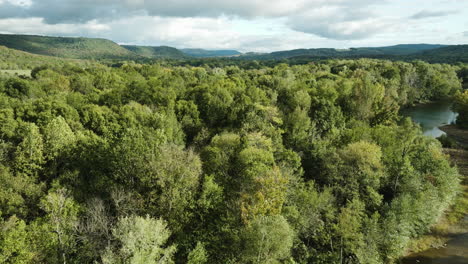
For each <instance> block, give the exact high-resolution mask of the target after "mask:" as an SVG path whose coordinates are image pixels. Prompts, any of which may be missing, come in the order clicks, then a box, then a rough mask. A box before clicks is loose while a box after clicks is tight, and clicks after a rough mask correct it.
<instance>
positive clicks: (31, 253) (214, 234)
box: [0, 59, 466, 264]
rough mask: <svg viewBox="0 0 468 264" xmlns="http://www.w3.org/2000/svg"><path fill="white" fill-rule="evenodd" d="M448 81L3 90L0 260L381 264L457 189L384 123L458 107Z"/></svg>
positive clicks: (118, 83)
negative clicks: (414, 111) (415, 109)
mask: <svg viewBox="0 0 468 264" xmlns="http://www.w3.org/2000/svg"><path fill="white" fill-rule="evenodd" d="M457 72H458V73H460V72H461V68H460V67H459V66H451V65H446V64H428V63H425V62H421V61H415V62H412V63H406V62H391V61H385V60H372V59H360V60H330V61H325V62H322V63H314V64H307V65H295V66H289V65H286V64H278V65H276V66H274V67H266V66H258V65H257V66H256V67H238V66H221V67H210V66H203V65H201V66H198V67H194V66H171V65H169V64H164V65H161V64H136V63H121V64H119V65H114V66H113V67H108V66H104V65H100V64H97V63H93V64H89V65H83V64H77V63H74V62H68V63H63V64H62V63H60V64H51V65H49V66H44V65H42V66H41V67H36V68H34V69H33V70H32V73H31V77H26V76H23V77H17V76H2V77H0V183H1V184H0V229H1V230H2V232H1V233H0V252H1V254H0V263H95V262H97V263H193V264H195V263H198V264H201V263H392V262H394V261H396V260H397V259H398V258H399V257H400V256H401V255H402V254H403V253H404V251H405V248H406V247H407V245H408V243H409V241H410V239H413V238H415V237H418V236H420V235H422V234H424V233H425V232H426V231H428V229H429V227H430V226H431V225H432V224H433V223H434V222H435V221H436V220H437V219H438V218H439V217H440V216H441V214H442V213H443V211H444V210H445V209H446V208H447V207H448V206H449V205H450V204H451V202H452V200H453V198H454V196H455V195H456V193H457V192H458V186H459V185H458V183H459V175H458V172H457V170H456V168H455V167H452V166H451V165H450V163H449V161H448V158H447V156H446V155H445V154H443V152H442V147H441V144H440V143H439V142H438V141H437V140H435V139H431V138H428V137H425V136H423V134H422V132H421V129H420V127H419V126H418V125H416V124H414V123H412V122H411V120H409V119H406V118H402V117H401V116H400V115H399V110H400V109H401V108H403V107H406V106H408V105H412V104H415V103H419V102H425V101H429V100H438V99H444V98H449V97H452V96H454V95H455V94H457V93H459V92H460V91H461V89H462V84H461V80H460V78H459V76H458V75H457ZM458 96H459V97H460V98H461V99H460V100H464V99H462V97H461V95H458ZM465 97H466V94H465Z"/></svg>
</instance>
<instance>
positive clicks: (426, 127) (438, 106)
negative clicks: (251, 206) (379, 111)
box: [401, 101, 458, 138]
mask: <svg viewBox="0 0 468 264" xmlns="http://www.w3.org/2000/svg"><path fill="white" fill-rule="evenodd" d="M451 106H452V103H451V102H449V101H440V102H432V103H427V104H420V105H417V106H414V107H410V108H407V109H404V110H402V111H401V114H402V115H404V116H409V117H411V119H413V121H414V122H416V123H418V124H419V125H421V128H422V130H423V132H424V134H425V135H427V136H430V137H434V138H436V137H440V136H441V135H444V134H445V132H444V131H442V130H440V129H439V127H441V126H443V125H448V124H452V123H454V122H455V120H456V119H457V115H458V114H457V113H454V112H453V111H452V110H451V109H450V108H451Z"/></svg>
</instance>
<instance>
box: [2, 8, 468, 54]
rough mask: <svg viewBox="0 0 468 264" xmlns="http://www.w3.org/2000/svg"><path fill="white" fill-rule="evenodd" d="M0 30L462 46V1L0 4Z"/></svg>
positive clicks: (131, 38)
mask: <svg viewBox="0 0 468 264" xmlns="http://www.w3.org/2000/svg"><path fill="white" fill-rule="evenodd" d="M0 33H15V34H37V35H52V36H84V37H100V38H107V39H111V40H113V41H115V42H118V43H123V44H138V45H154V46H158V45H169V46H174V47H178V48H206V49H238V50H240V51H244V52H245V51H258V52H266V51H275V50H286V49H295V48H322V47H331V48H348V47H362V46H384V45H394V44H401V43H434V44H435V43H438V44H467V43H468V0H0Z"/></svg>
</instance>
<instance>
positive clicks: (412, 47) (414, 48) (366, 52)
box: [243, 44, 446, 60]
mask: <svg viewBox="0 0 468 264" xmlns="http://www.w3.org/2000/svg"><path fill="white" fill-rule="evenodd" d="M441 47H446V45H438V44H401V45H395V46H388V47H364V48H350V49H332V48H319V49H295V50H287V51H277V52H272V53H267V54H247V55H245V56H243V58H245V59H263V60H271V59H288V58H293V57H301V56H305V57H317V58H347V57H354V58H357V57H373V56H405V55H410V54H416V53H419V52H422V51H427V50H433V49H438V48H441Z"/></svg>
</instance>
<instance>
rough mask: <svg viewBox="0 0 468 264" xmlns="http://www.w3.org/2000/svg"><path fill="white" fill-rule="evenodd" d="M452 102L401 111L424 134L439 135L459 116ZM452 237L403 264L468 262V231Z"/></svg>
mask: <svg viewBox="0 0 468 264" xmlns="http://www.w3.org/2000/svg"><path fill="white" fill-rule="evenodd" d="M451 105H452V104H451V103H450V102H435V103H429V104H423V105H418V106H415V107H412V108H409V109H405V110H403V111H402V112H401V114H402V115H404V116H409V117H411V118H412V119H413V121H414V122H416V123H419V124H420V125H421V128H422V129H423V131H424V134H425V135H427V136H431V137H439V136H441V135H443V134H445V132H443V131H442V130H440V129H439V127H440V126H443V125H447V124H452V123H455V121H456V118H457V116H458V114H457V113H454V112H453V111H452V110H451V109H450V107H451ZM460 224H461V226H463V230H468V229H467V228H466V227H468V216H467V217H465V219H464V220H463V221H462V222H461V223H460ZM450 237H451V239H450V240H449V241H448V242H447V244H446V245H445V246H444V247H441V248H432V249H429V250H426V251H423V252H420V253H418V254H413V255H410V256H408V257H406V258H404V259H402V260H401V263H402V264H468V233H462V234H453V235H450Z"/></svg>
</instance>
